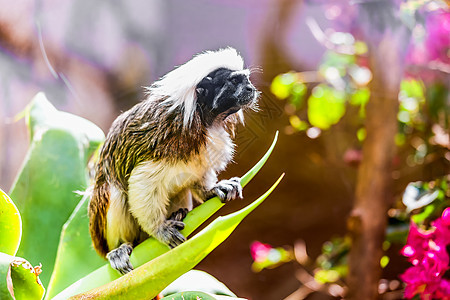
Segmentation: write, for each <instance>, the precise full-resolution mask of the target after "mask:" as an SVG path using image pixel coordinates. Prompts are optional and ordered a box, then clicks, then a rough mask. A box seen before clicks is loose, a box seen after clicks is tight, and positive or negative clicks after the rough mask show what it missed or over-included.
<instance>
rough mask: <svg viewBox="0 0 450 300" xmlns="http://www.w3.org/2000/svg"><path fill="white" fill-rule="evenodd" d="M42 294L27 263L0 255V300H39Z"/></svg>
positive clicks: (3, 254)
mask: <svg viewBox="0 0 450 300" xmlns="http://www.w3.org/2000/svg"><path fill="white" fill-rule="evenodd" d="M44 292H45V289H44V287H43V285H42V284H41V281H40V280H39V276H38V274H36V271H35V269H34V268H33V266H32V265H31V264H30V263H29V262H28V261H26V260H25V259H23V258H20V257H14V256H10V255H7V254H5V253H0V299H5V300H6V299H15V300H22V299H24V300H34V299H38V300H40V299H42V297H43V296H44ZM12 294H13V295H14V297H13V296H12Z"/></svg>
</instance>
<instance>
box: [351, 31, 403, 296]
mask: <svg viewBox="0 0 450 300" xmlns="http://www.w3.org/2000/svg"><path fill="white" fill-rule="evenodd" d="M399 43H401V41H399V37H398V36H397V37H396V36H393V34H392V33H385V34H384V35H383V36H382V37H381V40H380V42H379V43H378V44H377V45H375V44H372V45H370V44H369V50H370V63H371V70H372V72H373V80H372V82H371V85H370V91H371V97H370V101H369V103H368V104H367V107H366V112H367V113H366V130H367V138H366V140H365V142H364V146H363V159H362V162H361V165H360V168H359V170H358V178H357V183H356V195H355V203H354V207H353V210H352V213H351V216H350V218H349V219H348V230H349V233H350V235H351V237H352V248H351V251H350V256H349V275H348V284H349V294H348V299H358V300H360V299H365V300H370V299H377V297H378V282H379V279H380V276H381V267H380V259H381V257H382V255H383V251H382V243H383V241H384V236H385V230H386V224H387V211H388V209H389V206H390V204H391V201H392V198H393V196H392V189H391V188H392V181H393V179H392V175H391V174H392V162H393V158H394V155H395V151H396V146H395V142H394V137H395V134H396V132H397V112H398V93H399V88H400V80H401V78H402V73H403V68H402V63H401V56H400V55H399V51H398V50H399V49H398V48H399V47H398V46H399Z"/></svg>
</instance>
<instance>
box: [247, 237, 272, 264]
mask: <svg viewBox="0 0 450 300" xmlns="http://www.w3.org/2000/svg"><path fill="white" fill-rule="evenodd" d="M271 249H272V246H270V245H269V244H263V243H261V242H258V241H256V242H253V243H252V244H251V245H250V253H251V255H252V257H253V260H254V261H255V262H262V261H265V260H266V259H267V257H268V256H269V252H270V250H271Z"/></svg>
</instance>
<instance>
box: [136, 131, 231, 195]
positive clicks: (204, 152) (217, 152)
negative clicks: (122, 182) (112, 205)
mask: <svg viewBox="0 0 450 300" xmlns="http://www.w3.org/2000/svg"><path fill="white" fill-rule="evenodd" d="M233 151H234V144H233V142H232V140H231V138H230V136H229V134H228V133H227V132H226V131H225V129H224V128H222V127H213V128H210V129H209V130H208V135H207V141H206V144H205V146H204V147H202V148H201V149H200V152H199V154H197V155H194V156H193V157H192V158H191V159H190V160H189V161H187V162H177V163H175V164H173V163H172V164H170V163H167V162H165V161H146V162H143V163H141V164H140V165H138V166H137V167H135V168H134V169H133V171H132V173H131V176H130V179H129V186H130V187H131V186H132V187H133V189H137V190H138V193H139V191H140V192H143V193H145V191H149V190H151V189H152V188H151V187H155V186H158V187H159V189H160V191H159V192H160V193H163V194H166V195H169V196H170V195H174V194H176V193H177V192H178V191H181V190H183V189H184V188H187V187H189V186H190V185H192V184H194V183H195V182H198V181H205V180H206V181H211V180H215V179H216V174H217V172H220V171H222V170H224V169H225V167H226V165H227V164H228V162H229V161H230V160H231V159H232V156H233ZM206 177H215V178H214V179H213V178H210V179H209V178H206ZM214 183H215V182H214ZM207 185H209V182H207Z"/></svg>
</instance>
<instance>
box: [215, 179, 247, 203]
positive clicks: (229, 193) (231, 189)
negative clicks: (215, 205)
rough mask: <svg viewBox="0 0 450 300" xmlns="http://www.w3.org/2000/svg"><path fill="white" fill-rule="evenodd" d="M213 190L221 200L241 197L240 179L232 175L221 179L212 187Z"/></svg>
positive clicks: (226, 200)
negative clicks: (229, 177) (226, 178)
mask: <svg viewBox="0 0 450 300" xmlns="http://www.w3.org/2000/svg"><path fill="white" fill-rule="evenodd" d="M213 192H214V194H216V195H217V197H219V198H220V200H221V201H222V202H228V201H231V200H234V199H236V198H238V197H239V198H240V199H242V186H241V179H240V178H239V177H233V178H231V179H228V180H221V181H219V182H218V183H217V184H216V186H215V187H214V188H213Z"/></svg>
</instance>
